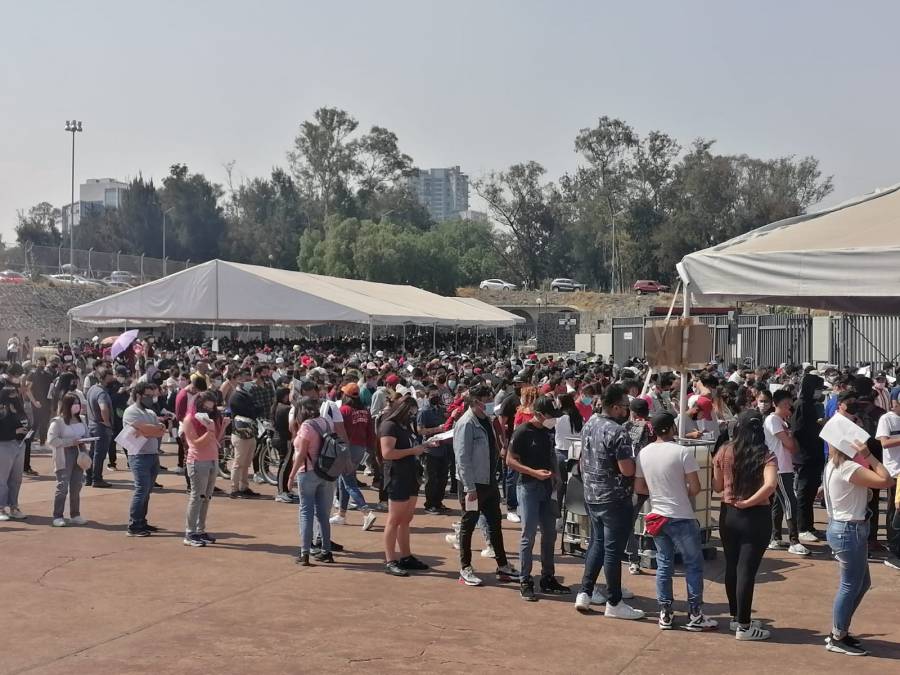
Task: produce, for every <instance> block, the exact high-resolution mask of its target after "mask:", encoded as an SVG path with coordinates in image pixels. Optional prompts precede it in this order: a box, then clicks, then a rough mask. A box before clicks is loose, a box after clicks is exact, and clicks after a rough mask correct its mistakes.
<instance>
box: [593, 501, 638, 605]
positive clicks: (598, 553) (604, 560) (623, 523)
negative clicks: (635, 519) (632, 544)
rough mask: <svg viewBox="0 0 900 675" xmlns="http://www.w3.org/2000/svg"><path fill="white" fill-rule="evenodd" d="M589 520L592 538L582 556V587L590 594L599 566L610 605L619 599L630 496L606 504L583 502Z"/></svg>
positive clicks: (628, 520) (628, 522)
mask: <svg viewBox="0 0 900 675" xmlns="http://www.w3.org/2000/svg"><path fill="white" fill-rule="evenodd" d="M585 506H586V507H587V512H588V517H589V518H590V521H591V539H590V542H589V543H588V550H587V554H586V555H585V557H584V576H583V577H582V579H581V591H582V592H583V593H587V594H588V595H591V594H592V593H593V592H594V584H596V583H597V576H598V575H599V574H600V569H601V568H602V569H603V571H604V572H605V575H606V596H607V601H608V602H609V603H610V604H611V605H618V604H619V601H620V600H621V599H622V554H623V553H625V544H626V543H627V542H628V530H629V529H630V528H631V513H632V509H633V507H632V506H631V497H630V496H629V497H627V498H626V499H620V500H619V501H615V502H610V503H608V504H585Z"/></svg>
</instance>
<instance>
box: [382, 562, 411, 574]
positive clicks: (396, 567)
mask: <svg viewBox="0 0 900 675" xmlns="http://www.w3.org/2000/svg"><path fill="white" fill-rule="evenodd" d="M384 573H385V574H390V575H391V576H394V577H408V576H409V572H407V571H406V570H405V569H403V568H402V567H400V564H399V563H398V562H397V561H396V560H390V561H388V562H386V563H385V564H384Z"/></svg>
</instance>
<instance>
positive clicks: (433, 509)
mask: <svg viewBox="0 0 900 675" xmlns="http://www.w3.org/2000/svg"><path fill="white" fill-rule="evenodd" d="M425 513H427V514H428V515H429V516H439V515H441V514H442V513H443V511H441V510H440V509H439V508H438V507H436V506H429V507H428V508H427V509H425Z"/></svg>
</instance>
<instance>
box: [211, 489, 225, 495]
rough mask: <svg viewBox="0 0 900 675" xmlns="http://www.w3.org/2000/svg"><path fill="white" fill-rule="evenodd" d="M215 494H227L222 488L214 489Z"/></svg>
mask: <svg viewBox="0 0 900 675" xmlns="http://www.w3.org/2000/svg"><path fill="white" fill-rule="evenodd" d="M213 494H214V495H224V494H225V490H223V489H222V488H220V487H214V488H213Z"/></svg>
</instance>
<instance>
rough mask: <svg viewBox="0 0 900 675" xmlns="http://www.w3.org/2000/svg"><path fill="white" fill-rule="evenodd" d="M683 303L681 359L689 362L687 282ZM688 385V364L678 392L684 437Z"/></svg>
mask: <svg viewBox="0 0 900 675" xmlns="http://www.w3.org/2000/svg"><path fill="white" fill-rule="evenodd" d="M682 305H683V308H682V310H681V316H682V318H683V319H685V321H683V322H682V323H683V324H685V325H683V326H682V328H681V330H682V333H681V360H682V362H683V363H684V364H686V363H687V357H688V328H687V321H686V319H688V318H690V316H691V287H690V284H689V283H687V282H685V283H684V285H683V286H682ZM687 387H688V369H687V367H686V366H682V368H681V391H680V392H679V394H678V413H679V415H678V436H679V438H684V427H685V423H686V421H687V420H686V417H685V414H684V413H686V412H687Z"/></svg>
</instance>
